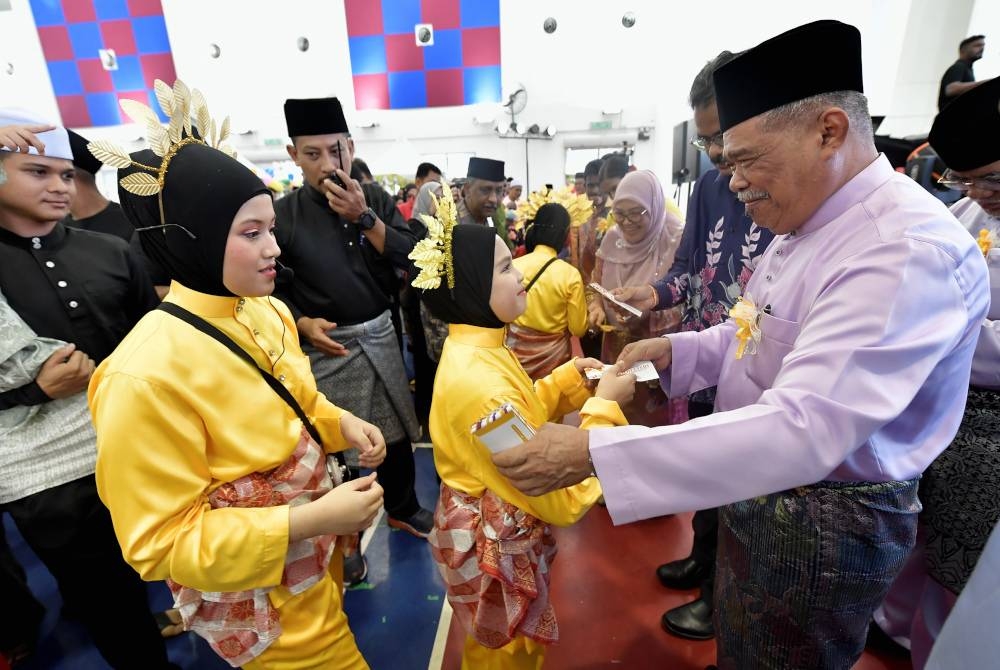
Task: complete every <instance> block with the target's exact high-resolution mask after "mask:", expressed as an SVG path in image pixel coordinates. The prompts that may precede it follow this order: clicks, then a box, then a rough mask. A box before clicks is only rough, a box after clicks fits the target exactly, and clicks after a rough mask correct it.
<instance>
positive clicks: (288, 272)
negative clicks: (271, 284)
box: [274, 258, 295, 284]
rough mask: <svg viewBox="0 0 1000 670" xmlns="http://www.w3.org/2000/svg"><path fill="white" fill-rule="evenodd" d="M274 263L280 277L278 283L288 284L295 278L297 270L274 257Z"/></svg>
mask: <svg viewBox="0 0 1000 670" xmlns="http://www.w3.org/2000/svg"><path fill="white" fill-rule="evenodd" d="M274 264H275V265H276V266H277V268H278V277H277V280H276V283H280V284H288V283H290V282H291V281H292V280H293V279H294V278H295V270H293V269H292V268H290V267H288V266H287V265H285V264H283V263H282V262H281V261H279V260H278V259H277V258H275V259H274Z"/></svg>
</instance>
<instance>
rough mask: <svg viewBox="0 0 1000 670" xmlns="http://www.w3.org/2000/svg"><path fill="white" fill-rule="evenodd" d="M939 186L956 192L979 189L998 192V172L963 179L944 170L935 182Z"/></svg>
mask: <svg viewBox="0 0 1000 670" xmlns="http://www.w3.org/2000/svg"><path fill="white" fill-rule="evenodd" d="M937 183H938V184H940V185H941V186H945V187H947V188H951V189H955V190H956V191H963V192H964V191H968V190H969V189H970V188H981V189H983V190H986V191H1000V172H990V173H989V174H984V175H980V176H978V177H963V176H961V175H958V174H955V173H954V172H952V171H951V170H945V171H944V175H942V176H941V178H940V179H938V181H937Z"/></svg>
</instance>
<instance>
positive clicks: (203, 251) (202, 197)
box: [118, 144, 270, 296]
mask: <svg viewBox="0 0 1000 670" xmlns="http://www.w3.org/2000/svg"><path fill="white" fill-rule="evenodd" d="M132 159H133V160H135V161H136V162H139V163H143V164H145V165H149V166H151V167H159V165H160V162H161V159H160V157H158V156H157V155H156V154H154V153H153V152H152V151H150V150H148V149H146V150H143V151H138V152H136V153H134V154H132ZM134 172H146V173H147V174H150V173H149V172H148V171H146V170H142V169H141V168H137V167H135V166H132V167H129V168H125V169H121V170H119V171H118V178H119V181H121V178H122V177H124V176H125V175H127V174H131V173H134ZM262 193H270V192H269V191H268V190H267V187H266V186H264V183H263V182H262V181H261V180H260V178H259V177H257V175H255V174H254V173H253V172H251V171H250V170H249V169H248V168H247V167H245V166H244V165H243V164H241V163H240V162H239V161H237V160H235V159H234V158H231V157H229V156H228V155H226V154H224V153H222V152H221V151H219V150H217V149H213V148H211V147H209V146H206V145H204V144H189V145H186V146H183V147H181V149H180V150H179V151H178V152H177V153H176V154H175V155H174V157H173V160H171V162H170V165H169V166H168V168H167V174H166V179H165V183H164V186H163V192H162V198H163V221H162V222H161V221H160V206H159V198H158V197H157V196H155V195H152V196H139V195H135V194H133V193H129V192H128V191H126V190H125V189H124V188H122V187H121V185H120V184H119V186H118V195H119V198H120V200H121V206H122V209H123V210H124V212H125V215H126V216H127V217H128V218H129V221H131V223H132V224H133V225H134V226H135V227H136V228H148V227H154V226H160V224H161V223H164V224H168V225H166V226H165V227H162V228H154V229H153V230H145V231H140V232H139V236H140V237H139V241H140V242H141V243H142V249H143V251H144V252H145V253H146V254H147V255H148V256H149V257H150V258H151V259H152V260H153V262H154V263H158V264H160V265H161V266H162V267H163V268H164V269H165V270H166V272H167V274H168V275H169V276H170V278H171V279H175V280H177V281H178V282H180V283H181V284H183V285H184V286H186V287H187V288H190V289H192V290H194V291H198V292H200V293H207V294H210V295H220V296H231V295H233V293H232V292H231V291H230V290H229V289H227V288H226V287H225V284H223V282H222V266H223V262H224V259H225V254H226V242H227V240H228V239H229V229H230V228H231V227H232V224H233V219H234V218H235V217H236V212H238V211H239V209H240V207H242V206H243V205H244V203H246V202H247V201H248V200H250V199H251V198H253V197H254V196H257V195H260V194H262ZM170 224H174V225H170ZM189 232H190V234H189ZM192 235H193V236H194V237H192Z"/></svg>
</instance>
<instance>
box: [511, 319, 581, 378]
mask: <svg viewBox="0 0 1000 670" xmlns="http://www.w3.org/2000/svg"><path fill="white" fill-rule="evenodd" d="M507 347H508V348H509V349H510V350H511V351H513V352H514V355H515V356H517V360H518V361H520V363H521V367H522V368H524V371H525V372H527V373H528V376H529V377H531V381H537V380H539V379H541V378H542V377H547V376H548V375H550V374H552V371H553V370H555V369H556V368H557V367H559V366H560V365H562V364H563V363H566V362H567V361H569V360H570V359H571V358H573V352H572V350H571V348H570V338H569V332H567V331H563V332H561V333H543V332H541V331H538V330H535V329H534V328H527V327H525V326H519V325H517V324H516V323H512V324H510V325H509V326H508V327H507Z"/></svg>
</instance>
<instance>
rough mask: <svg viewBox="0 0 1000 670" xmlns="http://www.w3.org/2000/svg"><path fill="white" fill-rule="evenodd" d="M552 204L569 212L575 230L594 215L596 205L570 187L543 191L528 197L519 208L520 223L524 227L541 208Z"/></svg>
mask: <svg viewBox="0 0 1000 670" xmlns="http://www.w3.org/2000/svg"><path fill="white" fill-rule="evenodd" d="M550 202H558V203H559V204H560V205H562V206H563V207H565V208H566V211H567V212H569V222H570V225H571V226H572V227H574V228H578V227H580V226H582V225H583V224H585V223H586V222H587V221H588V220H589V219H590V217H591V215H592V214H593V213H594V203H592V202H591V201H590V198H588V197H587V196H586V195H582V194H577V193H574V192H573V189H571V188H570V187H568V186H567V187H565V188H561V189H559V190H558V191H557V190H551V191H550V190H548V189H543V190H541V191H535V192H533V193H531V194H530V195H528V201H527V202H525V203H524V204H523V205H521V206H520V207H518V208H517V216H518V221H519V223H520V224H521V225H522V226H523V225H524V224H525V223H526V222H528V221H531V220H533V219H534V218H535V215H536V214H538V210H539V208H541V206H542V205H546V204H548V203H550Z"/></svg>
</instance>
